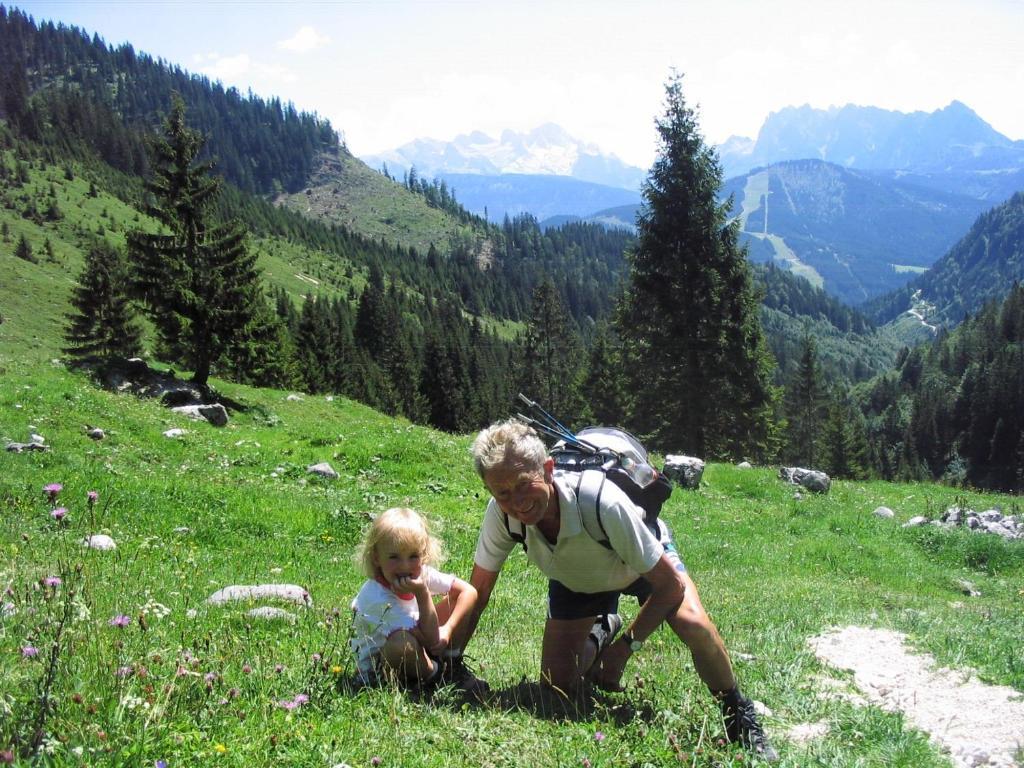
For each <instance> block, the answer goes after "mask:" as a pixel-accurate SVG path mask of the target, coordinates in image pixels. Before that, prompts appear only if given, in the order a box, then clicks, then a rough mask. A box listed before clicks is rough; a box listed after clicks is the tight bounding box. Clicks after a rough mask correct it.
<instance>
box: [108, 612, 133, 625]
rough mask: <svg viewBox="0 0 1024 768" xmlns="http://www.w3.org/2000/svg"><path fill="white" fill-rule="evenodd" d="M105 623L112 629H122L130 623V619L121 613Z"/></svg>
mask: <svg viewBox="0 0 1024 768" xmlns="http://www.w3.org/2000/svg"><path fill="white" fill-rule="evenodd" d="M107 623H108V624H109V625H110V626H112V627H119V628H124V627H127V626H128V625H129V624H131V623H132V617H131V616H125V615H124V614H123V613H119V614H117V615H116V616H114V618H112V619H111V620H110V621H108V622H107Z"/></svg>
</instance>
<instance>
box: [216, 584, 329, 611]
mask: <svg viewBox="0 0 1024 768" xmlns="http://www.w3.org/2000/svg"><path fill="white" fill-rule="evenodd" d="M240 600H243V601H244V600H250V601H256V600H280V601H282V602H285V603H295V604H296V605H305V606H307V607H312V605H313V599H312V598H311V597H310V596H309V592H307V591H306V590H305V589H303V588H302V587H300V586H298V585H297V584H251V585H242V584H235V585H233V586H230V587H224V588H223V589H218V590H217V591H216V592H214V593H213V594H212V595H210V596H209V597H208V598H207V599H206V602H207V603H209V604H210V605H226V604H227V603H233V602H238V601H240Z"/></svg>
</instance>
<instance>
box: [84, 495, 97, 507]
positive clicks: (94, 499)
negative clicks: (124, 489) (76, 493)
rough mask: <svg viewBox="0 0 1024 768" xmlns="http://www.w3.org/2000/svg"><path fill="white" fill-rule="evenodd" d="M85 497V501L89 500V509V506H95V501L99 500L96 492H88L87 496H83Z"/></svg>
mask: <svg viewBox="0 0 1024 768" xmlns="http://www.w3.org/2000/svg"><path fill="white" fill-rule="evenodd" d="M85 496H86V498H87V499H88V500H89V506H90V507H91V506H92V505H93V504H95V503H96V501H97V500H98V499H99V497H100V495H99V493H98V492H96V491H89V492H88V493H87V494H85Z"/></svg>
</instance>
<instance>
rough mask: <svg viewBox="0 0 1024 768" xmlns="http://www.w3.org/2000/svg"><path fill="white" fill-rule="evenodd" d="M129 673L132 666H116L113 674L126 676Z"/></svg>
mask: <svg viewBox="0 0 1024 768" xmlns="http://www.w3.org/2000/svg"><path fill="white" fill-rule="evenodd" d="M131 673H132V668H131V667H118V668H117V672H115V673H114V674H115V675H116V676H117V677H128V675H130V674H131Z"/></svg>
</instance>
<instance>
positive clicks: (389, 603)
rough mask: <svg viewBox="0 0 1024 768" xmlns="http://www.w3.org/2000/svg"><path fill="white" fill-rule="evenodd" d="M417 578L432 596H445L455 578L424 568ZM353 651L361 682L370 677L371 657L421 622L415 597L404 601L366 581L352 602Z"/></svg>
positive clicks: (377, 583)
mask: <svg viewBox="0 0 1024 768" xmlns="http://www.w3.org/2000/svg"><path fill="white" fill-rule="evenodd" d="M420 577H421V578H422V579H423V581H424V582H425V583H426V585H427V589H429V590H430V594H431V595H447V594H448V592H449V591H450V590H451V588H452V584H453V583H454V582H455V576H454V575H452V574H450V573H441V572H440V571H438V570H436V569H434V568H431V567H430V566H429V565H425V566H423V569H422V571H421V574H420ZM352 611H353V614H354V615H353V617H352V630H353V632H352V641H351V645H352V652H353V653H354V654H355V655H356V667H357V668H358V670H359V674H360V676H361V677H362V678H363V679H364V680H367V681H368V680H370V679H371V678H372V677H373V657H374V656H375V655H376V654H377V653H379V652H380V649H381V648H382V647H383V646H384V643H385V641H386V640H387V639H388V637H390V636H391V635H393V634H394V633H395V632H397V631H398V630H402V629H404V630H413V629H416V625H417V624H418V623H419V620H420V607H419V604H418V603H417V602H416V598H415V597H410V598H409V599H403V598H401V597H399V596H398V595H396V594H395V593H394V592H392V591H391V590H390V589H388V588H387V587H385V586H384V585H383V584H381V583H380V582H378V581H376V580H374V579H367V580H366V581H365V582H364V583H363V586H362V588H360V590H359V594H357V595H356V597H355V599H354V600H353V601H352Z"/></svg>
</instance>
